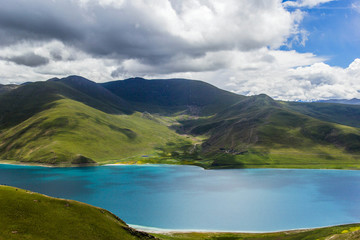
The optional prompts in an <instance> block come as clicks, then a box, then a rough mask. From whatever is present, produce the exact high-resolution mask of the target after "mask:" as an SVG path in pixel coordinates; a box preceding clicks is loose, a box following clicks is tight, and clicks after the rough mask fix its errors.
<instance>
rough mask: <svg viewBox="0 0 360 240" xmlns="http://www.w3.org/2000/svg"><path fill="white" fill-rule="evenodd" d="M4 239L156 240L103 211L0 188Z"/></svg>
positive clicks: (0, 224) (0, 236) (0, 226)
mask: <svg viewBox="0 0 360 240" xmlns="http://www.w3.org/2000/svg"><path fill="white" fill-rule="evenodd" d="M0 196H1V197H0V206H1V211H0V239H1V240H3V239H4V240H5V239H6V240H10V239H14V240H15V239H19V240H27V239H29V240H32V239H37V240H40V239H43V240H45V239H52V240H57V239H84V240H85V239H86V240H91V239H94V240H95V239H96V240H98V239H119V240H120V239H121V240H135V239H155V238H154V237H152V236H151V235H149V234H146V233H141V232H138V231H136V230H134V229H132V228H130V227H128V226H127V225H126V223H125V222H123V221H122V220H121V219H119V218H117V217H116V216H115V215H113V214H112V213H110V212H109V211H106V210H104V209H101V208H96V207H93V206H90V205H87V204H84V203H80V202H76V201H71V200H62V199H56V198H51V197H47V196H44V195H41V194H37V193H33V192H29V191H26V190H21V189H17V188H13V187H7V186H0Z"/></svg>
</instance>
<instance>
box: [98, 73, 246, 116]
mask: <svg viewBox="0 0 360 240" xmlns="http://www.w3.org/2000/svg"><path fill="white" fill-rule="evenodd" d="M101 85H102V86H103V87H105V88H106V89H108V90H109V91H111V92H112V93H114V94H116V95H117V96H119V97H121V98H123V99H125V100H127V101H128V102H130V103H132V104H133V105H134V106H135V109H136V110H137V111H148V112H151V113H153V112H157V113H163V114H168V113H176V112H181V111H187V113H189V114H192V115H209V114H213V113H216V112H217V111H219V110H220V109H222V108H224V107H227V106H229V105H231V104H234V103H236V102H238V101H240V100H241V99H243V98H245V97H244V96H241V95H237V94H234V93H230V92H227V91H224V90H221V89H219V88H216V87H214V86H212V85H210V84H208V83H205V82H201V81H195V80H187V79H153V80H146V79H143V78H130V79H126V80H122V81H113V82H108V83H103V84H101Z"/></svg>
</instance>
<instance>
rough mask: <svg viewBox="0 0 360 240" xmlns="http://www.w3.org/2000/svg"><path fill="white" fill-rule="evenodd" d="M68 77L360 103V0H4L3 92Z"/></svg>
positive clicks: (0, 3) (0, 40)
mask: <svg viewBox="0 0 360 240" xmlns="http://www.w3.org/2000/svg"><path fill="white" fill-rule="evenodd" d="M68 75H80V76H83V77H86V78H88V79H90V80H92V81H95V82H107V81H113V80H119V79H120V80H121V79H125V78H130V77H143V78H148V79H154V78H155V79H158V78H188V79H196V80H202V81H205V82H208V83H210V84H213V85H215V86H217V87H219V88H222V89H226V90H229V91H232V92H235V93H239V94H243V95H255V94H261V93H265V94H267V95H269V96H271V97H273V98H275V99H279V100H291V101H312V100H318V99H334V98H346V99H351V98H360V0H291V1H290V0H284V1H281V0H221V1H219V0H181V1H180V0H152V1H150V0H32V1H28V0H11V1H8V0H0V83H1V84H9V83H23V82H28V81H44V80H47V79H49V78H53V77H59V78H60V77H66V76H68Z"/></svg>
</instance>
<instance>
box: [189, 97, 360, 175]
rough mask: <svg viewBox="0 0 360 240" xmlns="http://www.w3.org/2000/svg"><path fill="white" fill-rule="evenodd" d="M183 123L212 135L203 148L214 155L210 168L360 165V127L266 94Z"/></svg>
mask: <svg viewBox="0 0 360 240" xmlns="http://www.w3.org/2000/svg"><path fill="white" fill-rule="evenodd" d="M183 125H184V128H185V130H186V131H187V132H189V133H192V134H198V135H207V136H208V138H207V139H206V140H205V142H204V143H203V144H202V149H203V154H204V156H205V157H207V158H208V159H213V161H208V163H207V164H208V167H210V168H219V167H228V168H234V167H235V168H236V167H264V166H265V167H266V166H268V167H297V168H299V167H300V168H302V167H304V168H342V167H346V168H360V129H358V128H354V127H350V126H345V125H339V124H335V123H331V122H324V121H321V120H318V119H315V118H312V117H309V116H307V115H304V114H301V113H299V112H295V111H293V110H291V109H288V108H287V107H286V106H284V105H283V104H281V103H279V102H277V101H274V100H273V99H271V98H270V97H268V96H266V95H259V96H252V97H249V98H246V99H244V100H242V101H240V102H239V103H237V104H234V105H232V106H230V107H229V108H227V109H224V110H223V111H222V112H219V113H218V114H216V115H215V116H213V117H211V118H203V119H200V120H187V121H183Z"/></svg>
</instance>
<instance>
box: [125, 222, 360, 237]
mask: <svg viewBox="0 0 360 240" xmlns="http://www.w3.org/2000/svg"><path fill="white" fill-rule="evenodd" d="M353 224H360V222H354V223H340V224H336V225H328V226H322V227H313V228H294V229H288V230H273V231H241V230H240V231H231V230H209V229H208V230H206V229H167V228H156V227H146V226H141V225H135V224H127V225H128V226H129V227H131V228H134V229H136V230H138V231H143V232H147V233H156V234H177V233H249V234H257V233H259V234H260V233H287V232H307V231H312V230H317V229H323V228H331V227H340V226H347V225H353Z"/></svg>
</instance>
